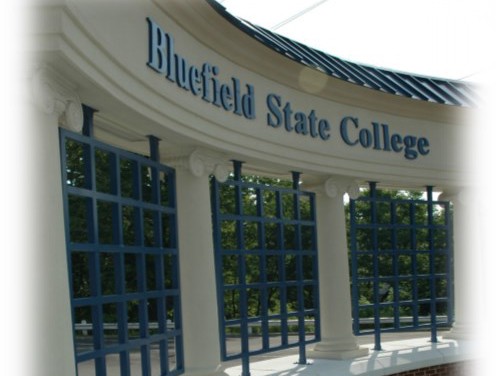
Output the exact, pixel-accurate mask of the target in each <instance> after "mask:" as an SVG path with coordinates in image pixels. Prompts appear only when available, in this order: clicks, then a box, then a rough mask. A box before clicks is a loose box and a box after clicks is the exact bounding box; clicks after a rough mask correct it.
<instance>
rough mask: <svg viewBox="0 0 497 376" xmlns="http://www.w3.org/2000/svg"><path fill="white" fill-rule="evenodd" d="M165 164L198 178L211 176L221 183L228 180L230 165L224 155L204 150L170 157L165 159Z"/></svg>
mask: <svg viewBox="0 0 497 376" xmlns="http://www.w3.org/2000/svg"><path fill="white" fill-rule="evenodd" d="M166 163H167V164H168V165H169V166H171V167H174V168H182V169H185V170H188V171H190V173H191V174H192V175H193V176H195V177H198V178H199V177H202V176H204V175H205V174H213V175H214V176H215V177H216V179H217V180H218V181H220V182H221V183H223V182H225V181H226V180H227V179H228V175H229V173H230V163H229V161H228V160H227V158H226V157H224V155H221V154H220V153H216V152H212V151H209V150H205V149H195V150H193V151H190V152H188V153H178V154H174V155H171V156H169V157H168V158H167V159H166Z"/></svg>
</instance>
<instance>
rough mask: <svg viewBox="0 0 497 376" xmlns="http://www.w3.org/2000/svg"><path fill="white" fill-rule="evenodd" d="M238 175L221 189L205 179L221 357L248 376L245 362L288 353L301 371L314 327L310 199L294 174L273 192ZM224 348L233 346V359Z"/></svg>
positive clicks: (312, 207)
mask: <svg viewBox="0 0 497 376" xmlns="http://www.w3.org/2000/svg"><path fill="white" fill-rule="evenodd" d="M241 167H242V163H241V162H234V176H233V178H232V179H230V180H228V181H227V182H225V183H219V182H218V181H216V180H215V179H214V178H213V179H212V206H213V222H214V244H215V260H216V269H217V270H216V274H217V288H218V301H219V312H220V337H221V350H222V357H223V360H231V359H240V358H241V360H242V370H243V371H242V374H243V375H244V376H247V375H249V374H250V371H249V357H250V356H252V355H256V354H262V353H266V352H269V351H276V350H282V349H286V348H288V347H293V346H298V347H299V363H300V364H305V363H306V354H305V345H306V344H307V343H311V342H315V341H318V340H319V338H320V332H319V328H320V325H319V297H318V275H317V245H316V221H315V197H314V194H313V193H309V192H303V191H301V190H300V189H299V174H298V173H293V183H292V185H291V186H290V185H287V186H286V187H277V186H270V185H266V184H262V183H255V182H250V181H245V180H244V179H243V178H242V174H241ZM275 322H279V324H280V325H279V328H278V329H279V330H278V329H277V332H275V331H273V329H274V328H275V325H274V323H275ZM309 322H313V324H314V325H313V329H312V330H307V329H306V324H307V325H308V326H309ZM254 324H258V325H254ZM311 325H312V324H311ZM254 326H256V327H258V328H259V327H260V333H258V335H257V336H252V335H251V328H252V327H254ZM293 326H294V327H295V329H296V330H295V331H296V335H292V332H293V330H292V327H293ZM270 328H271V329H270ZM228 341H229V342H230V344H231V345H230V348H233V343H235V342H238V341H239V346H238V347H237V349H236V350H235V351H234V352H229V350H228V345H227V343H228ZM254 344H256V345H254Z"/></svg>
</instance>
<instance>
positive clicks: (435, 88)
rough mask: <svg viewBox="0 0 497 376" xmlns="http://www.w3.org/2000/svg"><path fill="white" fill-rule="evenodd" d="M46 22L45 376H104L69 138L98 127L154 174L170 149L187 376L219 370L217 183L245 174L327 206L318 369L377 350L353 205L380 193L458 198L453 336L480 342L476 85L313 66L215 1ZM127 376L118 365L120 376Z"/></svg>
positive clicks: (41, 22)
mask: <svg viewBox="0 0 497 376" xmlns="http://www.w3.org/2000/svg"><path fill="white" fill-rule="evenodd" d="M33 14H34V15H36V17H35V24H34V26H33V30H32V31H33V33H32V35H31V43H30V54H29V56H30V59H32V63H33V66H32V70H31V71H30V72H29V76H30V77H29V85H30V100H29V106H30V109H31V112H30V114H31V117H30V122H32V124H36V126H33V128H34V129H35V130H36V132H35V133H33V134H34V135H35V136H33V140H34V141H35V146H34V148H35V150H36V151H37V155H39V156H40V157H39V158H36V159H34V160H32V161H31V163H32V165H31V167H30V168H31V170H32V171H36V172H37V174H38V176H39V179H38V182H39V184H38V186H37V188H36V191H35V190H33V192H30V195H31V197H32V198H31V200H32V201H33V202H36V206H37V210H36V212H37V213H38V215H37V216H35V217H34V218H30V219H29V221H33V222H32V223H34V222H36V223H37V226H36V228H37V229H38V230H37V232H35V233H34V235H33V238H32V239H31V241H30V242H32V246H33V247H36V248H37V249H38V250H39V251H40V253H39V254H37V255H36V257H35V260H36V261H35V265H36V273H35V275H34V277H33V281H32V285H33V286H32V287H33V290H37V291H39V294H37V297H36V298H35V300H36V302H38V303H37V305H38V307H40V312H39V315H37V320H39V322H40V323H41V322H43V329H42V331H40V332H39V334H38V337H39V338H42V340H41V339H40V340H39V345H38V346H37V352H38V359H39V361H38V363H39V364H40V366H39V370H40V373H39V374H40V375H76V374H77V372H78V370H79V375H80V376H81V375H86V374H88V375H90V374H97V375H100V374H104V373H98V372H99V371H93V368H92V367H93V366H92V367H90V368H91V369H92V371H89V373H86V372H87V371H86V370H83V368H82V366H81V364H82V363H84V362H78V361H77V357H76V355H75V352H77V351H78V350H77V349H76V347H77V345H75V331H74V324H75V323H74V322H73V320H74V309H75V308H74V306H73V305H72V300H73V299H74V296H73V294H74V286H73V287H72V288H71V286H72V285H71V284H72V283H73V282H71V280H70V279H71V277H70V275H71V274H70V273H71V271H69V272H68V270H69V269H68V268H69V266H68V263H69V261H68V251H67V249H68V242H69V243H71V241H70V240H68V239H67V236H68V235H67V234H68V231H69V232H70V231H71V229H69V230H68V229H67V226H69V227H70V226H71V225H70V224H68V223H67V220H66V221H65V220H64V218H65V217H64V210H68V209H67V208H65V207H64V199H63V197H64V194H65V193H64V192H65V191H64V189H65V188H64V185H63V180H64V177H65V178H67V175H65V174H66V172H67V171H64V167H61V160H62V159H63V156H62V155H61V154H62V153H61V150H63V149H61V146H60V145H61V141H60V135H59V133H60V132H61V131H60V130H61V129H63V130H64V131H62V132H65V131H66V130H69V131H71V132H75V133H76V134H80V135H81V134H82V133H84V132H85V131H84V129H83V124H84V122H85V119H84V118H85V116H89V115H88V114H89V113H92V115H91V116H92V118H91V121H92V127H91V136H92V138H93V139H94V140H96V141H98V142H102V143H103V144H106V145H110V146H111V147H115V148H119V149H123V150H126V151H129V152H131V153H136V154H140V155H144V156H147V157H150V159H151V160H154V158H155V157H154V156H152V155H151V154H150V153H151V151H150V150H151V148H150V145H151V142H150V136H153V137H154V139H158V140H160V141H158V144H157V145H156V147H155V148H152V150H154V151H155V152H156V157H157V158H158V160H156V162H159V163H161V164H164V165H166V166H169V167H171V168H172V169H174V171H175V192H176V197H175V200H176V206H175V214H174V215H175V224H176V229H177V239H176V241H177V243H176V244H177V245H176V249H177V253H172V254H174V255H176V256H177V257H178V260H177V261H178V267H179V274H178V276H177V277H178V281H177V282H178V286H180V287H178V288H179V291H180V297H181V304H180V307H181V311H180V312H181V314H180V316H181V317H180V320H179V321H181V327H180V328H179V329H181V344H178V346H180V345H181V347H182V350H181V352H182V355H183V364H182V369H181V370H180V371H181V372H180V373H183V372H184V374H185V375H218V374H221V373H222V371H221V370H222V366H223V364H222V363H223V362H222V356H221V352H222V351H221V339H220V334H219V333H220V326H221V325H222V323H221V322H220V319H219V306H218V297H217V291H218V290H217V289H218V286H217V281H218V280H217V277H216V265H215V259H214V256H213V255H214V252H215V249H214V248H215V245H214V242H213V233H212V227H213V220H212V208H211V192H210V183H209V180H210V176H212V175H213V176H215V178H216V179H217V180H219V181H221V182H223V181H225V180H226V178H227V177H228V174H229V173H230V172H232V161H242V162H243V171H244V173H247V174H253V175H260V176H269V177H273V178H280V179H287V178H288V177H290V173H291V171H298V172H299V173H300V174H301V175H300V179H301V185H302V186H303V187H305V189H306V190H309V191H312V192H315V194H316V223H317V225H316V226H317V228H316V230H317V231H316V234H317V235H316V236H317V252H318V257H319V265H318V268H319V301H320V304H319V310H320V322H321V337H320V341H318V342H317V343H316V344H315V345H311V346H309V349H312V351H311V352H309V354H308V356H309V357H316V358H329V359H348V358H354V357H359V356H364V355H366V354H367V353H368V350H367V349H365V348H362V347H360V346H359V345H358V344H357V340H356V337H355V336H354V334H353V332H352V326H351V325H350V322H351V308H350V307H351V296H350V288H349V285H350V279H349V264H348V256H347V250H348V247H347V234H346V222H345V215H344V203H343V196H344V194H349V196H350V197H352V198H354V197H356V195H357V193H358V191H359V186H366V185H367V184H368V182H372V181H374V182H377V183H378V184H379V185H381V186H384V187H391V188H398V189H421V190H423V189H424V187H426V186H431V187H434V188H435V189H436V190H437V191H441V192H443V197H444V199H446V200H450V201H451V202H452V204H453V206H454V232H453V234H454V239H453V240H454V289H455V290H454V291H455V323H454V325H453V327H452V329H451V331H450V332H448V333H447V334H446V335H447V336H448V337H451V338H470V337H471V333H472V331H473V326H472V325H473V323H472V321H471V319H472V317H473V316H472V312H471V310H470V309H469V308H468V307H471V306H472V304H471V303H469V302H470V295H471V291H472V283H473V282H472V281H473V278H472V276H471V273H470V271H471V267H469V266H468V265H470V264H471V262H472V261H471V258H470V257H468V249H469V244H471V230H470V227H471V226H469V225H468V224H467V222H466V219H467V218H471V216H472V215H474V214H473V213H471V210H472V207H471V203H469V202H468V199H467V198H468V191H469V190H470V189H471V184H470V182H471V170H470V166H468V164H467V163H466V162H465V161H466V160H467V158H466V157H467V153H468V143H469V141H468V138H469V136H468V135H469V128H470V126H471V117H472V115H473V112H474V111H475V109H474V107H475V103H474V101H475V100H474V98H475V96H476V95H475V94H474V93H473V92H472V90H473V89H472V88H471V87H470V86H469V85H467V84H463V83H456V82H449V81H445V80H439V79H429V78H423V77H414V76H410V75H406V74H400V73H395V72H388V71H382V70H375V69H373V68H368V67H362V66H358V65H354V64H351V63H347V62H343V61H340V60H338V59H336V60H333V59H332V58H331V57H326V56H325V55H324V54H314V55H313V54H311V53H310V52H309V50H308V49H306V48H305V46H299V45H298V44H296V43H294V44H292V43H290V44H288V45H285V44H284V43H283V42H282V41H281V40H277V39H274V38H275V37H274V35H272V34H267V35H266V36H265V37H266V38H267V39H263V37H264V33H263V30H259V29H257V28H255V27H253V26H251V25H249V24H244V23H242V22H241V21H240V20H237V19H235V18H233V17H232V16H230V15H229V14H227V13H226V12H224V11H223V9H222V8H220V7H218V6H216V5H215V4H212V3H211V2H208V1H196V0H185V1H181V2H180V1H169V0H146V1H139V2H138V1H134V2H132V1H128V2H112V1H105V2H99V1H77V0H65V1H63V0H60V1H59V0H53V1H47V2H44V3H41V4H39V5H37V6H36V9H33ZM268 40H272V44H270V43H269V42H268ZM285 48H287V50H285ZM298 60H300V61H298ZM82 105H85V106H87V108H91V109H93V110H94V112H93V110H92V111H88V110H87V111H86V113H84V112H83V107H82ZM86 121H87V122H88V120H86ZM88 132H89V131H88V130H87V134H86V135H87V136H88ZM92 147H95V148H98V147H99V146H98V145H96V144H95V146H92ZM109 153H111V154H112V153H113V152H109ZM109 155H110V154H109ZM112 155H113V154H112ZM140 163H141V162H140ZM143 163H146V162H143ZM65 168H66V170H67V165H66V167H65ZM61 187H62V188H61ZM121 188H122V187H121ZM122 189H124V188H122ZM74 194H77V193H74ZM69 195H71V193H69ZM123 205H124V204H123ZM147 205H148V204H147ZM143 208H145V209H143V210H148V206H146V205H145V206H143ZM119 210H121V209H119ZM150 210H152V209H150ZM121 231H125V230H123V229H121ZM76 248H77V247H76ZM99 252H100V251H99ZM69 260H70V257H69ZM160 270H161V269H160ZM89 273H90V272H89ZM139 283H140V282H137V284H139ZM144 283H145V282H144ZM35 286H42V287H41V288H35ZM138 290H139V288H138ZM92 304H93V303H92ZM116 305H117V306H119V303H116ZM178 314H179V313H178ZM35 326H36V327H39V325H37V324H36V323H35ZM88 328H89V329H88ZM88 328H87V330H93V331H95V328H94V327H91V326H90V327H88ZM176 329H178V328H176ZM179 329H178V330H179ZM129 333H131V332H129ZM129 333H128V334H127V335H131V334H129ZM178 348H179V347H178ZM177 351H180V350H178V349H177ZM102 354H103V355H101V356H103V357H104V358H105V357H106V356H107V355H109V354H105V353H102ZM123 359H124V360H122V359H121V360H122V361H124V363H126V362H128V364H129V362H130V360H129V359H128V360H126V359H125V358H123ZM96 367H97V368H98V365H97V366H96ZM123 367H125V365H123V364H121V368H120V369H122V368H123ZM142 370H143V369H142ZM92 372H97V373H92ZM113 372H116V373H113ZM119 372H124V371H113V370H111V369H110V368H109V366H108V365H107V374H108V375H114V374H116V375H117V374H121V373H119ZM126 372H129V371H126ZM143 372H145V373H143V374H147V373H146V372H151V373H150V374H152V375H154V370H151V371H150V370H149V371H143ZM122 374H126V373H122ZM157 374H158V373H157ZM168 374H174V373H168Z"/></svg>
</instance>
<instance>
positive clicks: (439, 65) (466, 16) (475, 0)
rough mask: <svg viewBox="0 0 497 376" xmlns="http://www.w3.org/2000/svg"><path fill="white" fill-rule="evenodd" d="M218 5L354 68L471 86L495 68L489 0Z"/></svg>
mask: <svg viewBox="0 0 497 376" xmlns="http://www.w3.org/2000/svg"><path fill="white" fill-rule="evenodd" d="M218 2H219V3H221V4H222V5H223V6H224V7H226V9H227V10H228V11H229V12H230V13H232V14H234V15H236V16H238V17H241V18H244V19H246V20H249V21H251V22H253V23H255V24H257V25H259V26H263V27H266V28H268V29H270V30H273V31H275V32H277V33H280V34H283V35H285V36H287V37H290V38H292V39H294V40H298V41H300V42H302V43H304V44H306V45H308V46H311V47H315V48H318V49H320V50H322V51H325V52H327V53H329V54H331V55H333V56H336V57H339V58H342V59H345V60H348V61H352V62H357V63H363V64H366V65H374V66H377V67H382V68H388V69H394V70H397V71H402V72H408V73H416V74H420V75H426V76H434V77H441V78H449V79H456V80H460V79H463V80H466V81H475V82H480V81H481V80H482V79H483V77H484V76H485V75H486V73H487V71H488V70H489V69H491V68H492V67H495V62H496V60H495V50H496V48H495V45H496V43H495V41H493V40H492V43H490V41H491V38H490V37H489V35H496V34H497V30H496V27H495V25H496V24H497V18H496V16H497V2H495V0H374V1H373V0H218ZM306 10H307V11H306ZM300 13H304V14H302V15H300V17H297V16H298V15H299V14H300ZM285 21H289V22H285ZM282 23H283V24H282ZM492 30H493V33H492ZM492 39H495V37H494V38H492Z"/></svg>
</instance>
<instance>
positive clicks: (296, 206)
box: [292, 171, 307, 364]
mask: <svg viewBox="0 0 497 376" xmlns="http://www.w3.org/2000/svg"><path fill="white" fill-rule="evenodd" d="M299 181H300V173H299V172H295V171H292V188H293V190H294V194H293V212H294V219H295V220H296V221H297V223H298V224H296V225H295V243H296V247H295V248H296V249H297V250H299V251H302V233H301V228H302V227H301V225H300V220H301V215H300V195H299V192H298V191H299ZM296 259H297V281H298V285H297V304H298V307H299V316H298V323H299V360H298V364H307V358H306V354H305V312H304V311H305V310H304V286H303V280H304V270H303V265H302V252H299V254H298V255H297V256H296Z"/></svg>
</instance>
